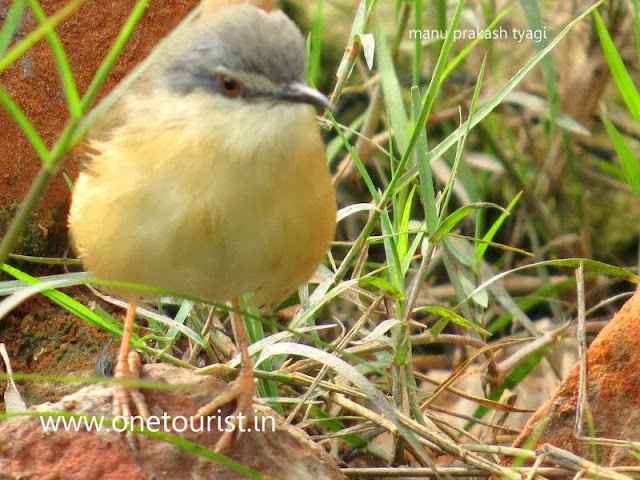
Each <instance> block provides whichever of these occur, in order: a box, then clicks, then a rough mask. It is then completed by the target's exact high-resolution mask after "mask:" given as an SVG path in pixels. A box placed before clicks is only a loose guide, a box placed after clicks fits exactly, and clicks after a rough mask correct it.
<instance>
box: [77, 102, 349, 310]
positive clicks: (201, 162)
mask: <svg viewBox="0 0 640 480" xmlns="http://www.w3.org/2000/svg"><path fill="white" fill-rule="evenodd" d="M193 101H194V104H193V105H192V106H191V107H192V108H189V105H184V104H181V105H180V106H175V107H174V110H172V111H171V112H155V117H154V118H153V119H151V118H149V119H148V120H146V121H143V120H140V121H139V122H138V124H137V125H136V123H135V122H134V123H133V124H132V123H131V122H129V123H126V124H125V125H123V126H122V127H118V128H116V129H115V130H114V131H113V134H112V135H111V137H110V139H108V140H105V141H100V142H94V144H93V145H92V146H93V148H94V149H95V150H96V152H97V153H96V154H95V157H94V158H93V159H92V163H91V168H90V170H88V171H87V172H84V173H82V174H81V175H80V177H79V178H78V181H77V183H76V186H75V191H74V196H73V202H72V206H71V212H70V217H69V224H70V231H71V236H72V240H73V243H74V245H75V248H76V251H77V253H78V255H79V256H80V258H81V259H82V261H83V263H84V265H85V267H86V268H87V269H88V270H90V271H91V272H93V273H94V274H95V275H96V276H97V277H98V278H102V279H108V280H117V281H126V282H134V283H141V284H146V285H153V286H158V287H163V288H167V289H172V290H177V291H181V292H185V293H190V294H193V295H198V296H202V297H206V298H209V299H212V300H217V301H226V300H229V299H230V298H232V297H235V296H238V295H240V294H242V293H245V292H248V291H253V292H255V294H256V301H258V302H260V303H263V302H270V301H275V300H278V299H280V298H281V297H282V296H283V295H284V294H285V293H287V292H288V291H291V290H292V289H294V288H296V287H297V286H298V285H300V284H301V283H303V282H305V281H307V280H308V279H309V277H310V276H311V275H312V274H313V272H314V270H315V268H316V267H317V265H318V264H319V263H320V262H321V261H322V259H323V257H324V255H325V254H326V250H327V247H328V245H329V242H330V241H331V239H332V238H333V235H334V229H335V215H336V206H335V198H334V193H333V188H332V186H331V182H330V177H329V172H328V169H327V165H326V160H325V155H324V147H323V144H322V141H321V138H320V135H319V132H318V129H317V126H316V124H315V118H314V116H313V112H312V110H311V108H309V107H308V106H306V105H295V104H291V105H288V104H287V105H282V106H278V105H276V106H268V105H264V106H256V105H251V106H249V107H247V108H240V109H237V108H236V109H233V110H231V111H230V110H229V109H226V110H224V109H223V111H225V113H224V114H221V113H216V111H215V110H207V109H206V108H205V107H206V104H205V106H203V104H202V102H198V101H197V99H193ZM180 108H183V109H185V115H186V116H189V115H190V116H191V117H190V120H188V121H180V122H178V121H169V119H175V118H177V117H180V118H182V117H181V115H180V113H179V112H177V111H176V109H180ZM256 109H259V110H260V111H256ZM186 112H188V114H187V113H186ZM258 114H259V115H258ZM163 115H165V116H166V117H167V118H163ZM129 295H130V296H131V297H134V296H135V294H134V293H130V294H129Z"/></svg>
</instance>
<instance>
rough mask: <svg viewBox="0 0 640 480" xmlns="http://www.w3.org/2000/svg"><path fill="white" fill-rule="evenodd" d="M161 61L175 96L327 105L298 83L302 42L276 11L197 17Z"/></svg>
mask: <svg viewBox="0 0 640 480" xmlns="http://www.w3.org/2000/svg"><path fill="white" fill-rule="evenodd" d="M175 45H176V46H175V47H174V48H172V49H171V53H170V54H168V55H167V57H166V58H165V59H164V62H163V64H164V65H163V68H164V69H165V75H164V76H165V78H166V81H167V82H168V85H167V87H168V88H169V89H170V90H172V91H173V92H175V93H176V94H178V95H188V94H189V93H191V92H195V91H204V92H209V93H213V94H216V95H222V96H224V97H227V98H230V99H237V100H238V101H246V102H252V101H267V102H278V101H288V102H304V103H310V104H315V105H320V106H324V107H330V106H331V104H330V103H329V101H328V100H327V98H326V97H325V96H324V95H322V94H320V93H319V92H317V91H316V90H314V89H312V88H310V87H308V86H306V85H305V84H304V81H303V76H304V69H305V60H306V59H305V57H306V54H305V42H304V39H303V37H302V34H301V33H300V30H298V27H296V25H295V24H294V23H293V22H292V21H291V20H290V19H289V18H287V16H286V15H285V14H284V13H282V12H281V11H279V10H274V11H272V12H265V11H264V10H261V9H259V8H256V7H254V6H251V5H236V6H233V7H226V8H223V9H222V10H220V11H218V12H216V13H215V14H213V15H211V16H210V17H208V18H203V19H199V20H197V21H196V22H194V24H193V25H191V26H190V28H189V31H188V32H185V34H184V35H183V36H182V37H180V38H178V39H176V42H175Z"/></svg>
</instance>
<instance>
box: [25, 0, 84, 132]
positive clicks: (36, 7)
mask: <svg viewBox="0 0 640 480" xmlns="http://www.w3.org/2000/svg"><path fill="white" fill-rule="evenodd" d="M29 5H30V6H31V10H32V11H33V15H34V17H36V20H37V21H38V22H40V25H45V24H47V23H48V18H47V15H46V14H45V13H44V10H42V7H41V6H40V3H39V2H38V0H29ZM46 37H47V42H48V43H49V48H50V49H51V53H52V54H53V59H54V61H55V63H56V67H57V69H58V75H59V76H60V81H61V82H62V88H63V90H64V93H65V96H66V98H67V106H68V108H69V115H70V116H71V118H73V119H76V120H77V119H79V118H80V117H81V116H82V108H81V103H80V95H79V94H78V87H77V86H76V82H75V80H74V79H73V72H72V71H71V66H70V65H69V60H68V58H67V55H66V53H65V52H64V47H63V46H62V42H61V41H60V37H58V34H56V31H55V30H54V28H53V27H51V28H49V29H48V30H47V32H46Z"/></svg>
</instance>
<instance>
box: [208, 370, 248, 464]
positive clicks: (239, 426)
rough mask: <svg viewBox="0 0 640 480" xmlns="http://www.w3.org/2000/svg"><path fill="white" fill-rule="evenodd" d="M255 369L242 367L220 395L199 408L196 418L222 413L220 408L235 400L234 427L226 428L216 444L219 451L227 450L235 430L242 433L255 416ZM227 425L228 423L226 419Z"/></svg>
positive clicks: (232, 415)
mask: <svg viewBox="0 0 640 480" xmlns="http://www.w3.org/2000/svg"><path fill="white" fill-rule="evenodd" d="M253 380H254V376H253V370H252V369H251V368H242V369H241V370H240V375H238V378H236V379H235V381H233V383H231V384H230V385H229V386H228V387H227V388H226V389H225V390H224V391H223V392H222V393H221V394H220V395H218V396H217V397H216V398H214V399H213V400H212V401H211V402H209V403H208V404H207V405H205V406H204V407H202V408H200V409H199V410H198V413H197V414H196V418H198V417H206V416H208V415H211V414H212V413H214V412H216V413H220V412H219V410H218V409H219V408H220V407H222V406H224V405H227V404H228V403H230V402H233V401H235V402H236V407H235V409H234V410H233V413H232V414H231V417H232V419H233V426H234V428H233V429H231V428H229V429H225V430H224V433H223V434H222V436H221V437H220V438H219V439H218V442H217V443H216V446H215V451H216V452H217V453H219V452H222V451H223V450H225V449H226V448H227V447H228V446H229V445H230V443H231V440H232V438H233V432H235V431H236V430H237V431H238V433H242V431H243V430H244V429H246V428H247V425H248V423H247V422H248V420H249V419H250V418H252V417H253V408H252V407H253V395H254V393H255V385H254V382H253ZM225 425H228V423H227V422H226V421H225Z"/></svg>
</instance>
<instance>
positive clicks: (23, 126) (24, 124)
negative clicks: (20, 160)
mask: <svg viewBox="0 0 640 480" xmlns="http://www.w3.org/2000/svg"><path fill="white" fill-rule="evenodd" d="M0 104H1V105H2V106H3V107H4V109H5V110H6V111H7V112H8V113H9V115H11V118H13V121H14V122H16V124H17V125H18V127H20V130H22V133H24V134H25V136H26V137H27V140H29V143H30V144H31V146H32V147H33V149H34V150H35V151H36V154H37V155H38V157H39V158H40V160H41V161H42V163H44V164H47V163H48V162H49V156H50V155H49V149H48V148H47V146H46V145H45V144H44V140H42V137H40V134H38V132H37V130H36V129H35V127H34V126H33V125H32V124H31V122H30V121H29V119H28V118H27V117H26V115H25V114H24V112H23V111H22V109H21V108H20V107H19V106H18V105H17V104H16V103H15V102H14V101H13V99H12V98H11V97H10V96H9V94H7V92H5V91H4V89H2V88H0Z"/></svg>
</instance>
